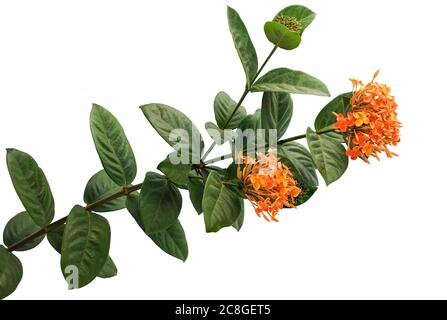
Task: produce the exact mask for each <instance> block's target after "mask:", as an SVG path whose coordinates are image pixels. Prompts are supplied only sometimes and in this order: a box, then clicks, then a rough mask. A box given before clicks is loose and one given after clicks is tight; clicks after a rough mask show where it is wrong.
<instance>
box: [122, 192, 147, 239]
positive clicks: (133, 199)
mask: <svg viewBox="0 0 447 320" xmlns="http://www.w3.org/2000/svg"><path fill="white" fill-rule="evenodd" d="M126 207H127V211H129V213H130V214H131V215H132V217H133V218H134V219H135V221H136V222H137V224H138V226H139V227H140V228H141V229H142V230H143V231H144V225H143V220H142V219H141V216H140V195H139V194H135V193H132V194H130V195H128V196H127V201H126Z"/></svg>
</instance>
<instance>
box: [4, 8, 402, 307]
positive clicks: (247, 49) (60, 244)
mask: <svg viewBox="0 0 447 320" xmlns="http://www.w3.org/2000/svg"><path fill="white" fill-rule="evenodd" d="M314 18H315V13H313V12H312V11H311V10H309V9H307V8H305V7H303V6H299V5H293V6H289V7H287V8H285V9H283V10H281V11H280V12H279V13H278V14H277V15H275V16H274V18H273V20H271V21H269V22H267V23H266V24H265V25H264V32H265V35H266V37H267V39H268V40H269V41H270V42H271V43H272V44H273V49H272V51H271V52H270V54H269V55H268V56H267V58H266V60H265V61H264V62H263V63H262V64H261V66H259V65H258V58H257V53H256V50H255V47H254V46H253V43H252V41H251V39H250V36H249V34H248V31H247V29H246V27H245V25H244V23H243V21H242V19H241V17H240V16H239V14H238V13H237V12H236V11H235V10H234V9H232V8H228V23H229V28H230V33H231V35H232V38H233V42H234V45H235V48H236V51H237V53H238V55H239V58H240V61H241V63H242V67H243V70H244V72H245V78H246V86H245V88H244V90H243V94H242V96H241V97H240V99H239V100H238V102H236V101H234V100H233V99H232V98H231V97H230V96H229V95H228V94H226V93H225V92H219V93H218V94H217V96H216V98H215V101H214V113H215V122H207V123H206V124H205V129H206V131H207V133H208V134H209V135H210V137H211V138H212V139H213V141H214V142H213V143H212V145H211V146H210V147H209V148H208V149H207V151H205V146H204V142H203V139H202V136H201V133H200V132H199V130H198V129H197V127H196V126H195V125H194V124H193V123H192V122H191V120H190V119H189V118H188V117H187V116H186V115H184V114H183V113H182V112H180V111H179V110H177V109H174V108H172V107H169V106H167V105H163V104H159V103H152V104H147V105H143V106H142V107H141V110H142V111H143V114H144V116H145V117H146V118H147V120H148V121H149V123H150V124H151V125H152V126H153V128H154V129H155V131H156V132H157V133H158V134H159V135H160V136H161V137H162V138H163V139H164V140H165V141H166V142H167V143H168V144H170V145H171V146H172V147H173V152H172V153H171V154H169V155H167V156H166V158H165V159H164V160H163V161H161V162H160V164H159V165H158V167H157V169H158V171H159V173H157V172H152V171H151V172H148V173H147V174H146V177H145V179H144V181H143V182H142V183H139V184H134V179H135V177H136V174H137V166H136V161H135V157H134V153H133V151H132V148H131V146H130V143H129V141H128V140H127V137H126V135H125V133H124V130H123V128H122V127H121V125H120V123H119V122H118V120H117V119H116V118H115V117H114V116H113V115H112V114H111V113H110V112H109V111H108V110H106V109H105V108H103V107H101V106H99V105H96V104H94V105H93V108H92V111H91V115H90V128H91V133H92V137H93V141H94V144H95V147H96V151H97V153H98V155H99V158H100V160H101V163H102V166H103V169H102V170H101V171H99V172H98V173H96V174H95V175H93V176H92V178H91V179H90V180H89V181H88V182H87V185H86V187H85V191H84V202H85V205H84V206H80V205H76V206H74V207H73V209H72V210H71V212H70V213H69V214H68V216H66V217H63V218H61V219H59V220H57V221H54V222H53V219H54V216H55V207H54V199H53V195H52V192H51V189H50V185H49V183H48V181H47V179H46V177H45V174H44V173H43V171H42V169H41V168H40V167H39V165H38V164H37V163H36V161H35V160H34V159H33V158H32V157H31V156H30V155H28V154H27V153H25V152H22V151H19V150H16V149H7V157H6V162H7V167H8V171H9V174H10V176H11V180H12V183H13V186H14V188H15V190H16V193H17V195H18V197H19V198H20V200H21V202H22V204H23V207H24V209H25V210H24V211H23V212H21V213H19V214H17V215H16V216H14V217H13V218H12V219H11V220H9V222H8V223H7V224H6V226H5V229H4V233H3V242H4V245H1V246H0V298H1V299H3V298H5V297H7V296H9V295H10V294H11V293H13V292H14V291H15V289H16V288H17V286H18V284H19V283H20V281H21V279H22V274H23V269H22V264H21V262H20V260H19V259H18V258H17V256H16V254H15V252H16V251H27V250H31V249H33V248H34V247H36V246H37V245H39V244H40V243H41V242H42V241H43V240H44V238H45V237H46V238H47V240H48V241H49V243H50V244H51V246H52V247H53V248H54V249H55V250H56V251H57V252H58V253H60V255H61V260H60V261H61V262H60V265H61V271H62V275H63V277H64V278H65V280H66V281H67V283H68V284H69V287H70V288H81V287H84V286H86V285H87V284H89V283H90V282H92V281H93V280H94V279H95V278H97V277H101V278H109V277H113V276H115V275H116V274H117V267H116V266H115V263H114V261H113V260H112V259H111V258H110V256H109V248H110V237H111V235H110V227H109V224H108V222H107V219H106V218H105V217H104V216H103V215H101V214H100V213H106V212H111V211H117V210H122V209H127V211H129V213H130V214H131V215H132V216H133V218H134V219H135V221H136V222H137V223H138V225H139V226H140V227H141V229H142V231H143V232H145V233H146V234H147V236H148V237H149V238H150V239H151V240H152V241H153V242H154V243H155V244H156V245H157V246H159V247H160V248H161V249H162V250H163V251H165V252H166V253H168V254H169V255H171V256H173V257H176V258H178V259H180V260H182V261H185V260H186V258H187V256H188V245H187V241H186V237H185V232H184V230H183V228H182V225H181V224H180V222H179V220H178V217H179V214H180V211H181V208H182V194H181V192H180V189H183V190H184V192H185V193H186V194H189V198H190V201H191V202H192V204H193V207H194V208H195V210H196V211H197V213H198V214H199V215H200V214H202V213H203V217H204V221H205V229H206V232H217V231H219V230H220V229H222V228H225V227H234V228H235V229H237V230H238V231H239V230H240V229H241V227H242V224H243V221H244V202H245V200H247V201H248V202H249V203H250V204H251V205H252V207H253V208H254V211H255V213H256V214H257V215H258V216H259V217H262V218H264V220H266V221H268V222H271V221H274V222H277V221H278V220H279V216H280V212H285V211H283V209H286V208H296V207H298V206H300V205H302V204H304V203H305V202H306V201H307V200H308V199H309V198H310V197H312V196H313V195H314V193H315V191H317V189H318V177H317V171H319V172H320V174H321V176H322V177H323V179H324V181H325V182H326V185H329V184H331V183H333V182H335V181H336V180H338V179H339V178H340V177H341V176H342V175H343V173H344V172H345V171H346V169H347V167H348V162H349V159H352V160H355V159H361V160H363V161H364V162H365V163H369V160H370V158H371V157H375V158H377V159H378V158H379V154H380V153H385V154H386V155H387V156H388V157H389V158H391V157H393V156H395V155H396V154H394V153H393V152H392V151H391V150H390V149H389V147H390V146H395V145H397V144H398V142H399V130H400V127H401V123H400V122H399V120H398V119H397V113H396V109H397V104H396V102H395V99H394V97H393V96H392V95H391V94H390V89H389V87H388V86H386V85H383V84H380V83H378V82H377V81H376V78H377V76H378V73H376V74H375V75H374V76H373V78H372V80H371V81H369V82H367V83H363V82H361V81H359V80H351V81H352V84H353V88H352V91H350V92H348V93H343V94H341V95H339V96H337V97H336V98H334V99H333V100H332V101H330V102H329V103H328V104H327V105H326V106H325V107H324V108H323V109H322V110H321V111H320V112H319V114H318V115H317V117H316V119H315V123H314V128H313V129H311V128H308V129H307V131H306V132H305V133H303V134H299V135H296V136H292V137H289V138H283V135H284V134H285V132H286V130H287V128H288V126H289V124H290V121H291V118H292V113H293V101H292V96H291V95H292V94H310V95H317V96H329V95H330V94H329V90H328V89H327V87H326V85H325V84H324V83H323V82H321V81H320V80H318V79H317V78H315V77H313V76H310V75H308V74H306V73H304V72H301V71H295V70H292V69H287V68H278V69H274V70H270V71H268V72H266V73H264V70H265V68H266V66H267V65H268V61H269V60H270V59H271V58H272V57H273V56H274V53H275V52H276V51H277V50H279V49H283V50H293V49H296V48H298V47H299V45H300V43H301V38H302V36H303V32H304V31H305V30H306V28H307V27H308V26H309V25H310V24H311V22H312V21H313V20H314ZM263 73H264V74H263ZM252 92H262V93H263V96H262V106H261V108H260V109H258V110H256V111H255V112H254V113H252V114H248V113H247V109H245V107H243V103H244V101H245V97H246V96H247V95H248V94H250V93H252ZM296 134H298V133H296ZM301 139H306V140H307V147H306V146H304V145H302V144H299V143H298V142H297V141H298V140H301ZM217 145H227V146H229V152H228V154H225V155H223V156H220V157H217V158H213V159H207V158H208V156H209V154H210V152H211V151H212V150H213V148H214V147H215V146H217ZM224 159H233V162H232V163H231V164H230V165H228V166H226V167H222V168H221V167H217V166H215V165H214V164H215V163H218V162H220V161H222V160H224ZM289 212H290V211H289Z"/></svg>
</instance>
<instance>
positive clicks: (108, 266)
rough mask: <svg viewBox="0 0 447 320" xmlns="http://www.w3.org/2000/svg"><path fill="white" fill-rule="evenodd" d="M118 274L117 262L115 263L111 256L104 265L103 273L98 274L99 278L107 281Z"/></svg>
mask: <svg viewBox="0 0 447 320" xmlns="http://www.w3.org/2000/svg"><path fill="white" fill-rule="evenodd" d="M117 274H118V269H117V268H116V265H115V262H113V260H112V258H110V256H108V257H107V260H106V262H105V263H104V266H103V267H102V269H101V271H99V273H98V277H100V278H103V279H107V278H112V277H114V276H116V275H117Z"/></svg>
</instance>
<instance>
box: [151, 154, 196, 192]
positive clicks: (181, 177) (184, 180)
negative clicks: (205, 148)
mask: <svg viewBox="0 0 447 320" xmlns="http://www.w3.org/2000/svg"><path fill="white" fill-rule="evenodd" d="M171 156H172V159H176V158H174V157H175V156H176V152H173V153H171V154H170V155H168V156H167V157H166V159H165V160H163V161H162V162H160V164H159V165H158V166H157V169H158V170H160V171H161V172H163V173H164V174H165V176H166V177H167V178H168V179H169V180H171V181H172V182H174V183H175V184H177V185H179V186H182V187H185V188H186V187H187V186H188V182H189V179H188V175H189V172H190V171H191V165H190V164H183V163H179V164H174V163H173V161H172V160H171Z"/></svg>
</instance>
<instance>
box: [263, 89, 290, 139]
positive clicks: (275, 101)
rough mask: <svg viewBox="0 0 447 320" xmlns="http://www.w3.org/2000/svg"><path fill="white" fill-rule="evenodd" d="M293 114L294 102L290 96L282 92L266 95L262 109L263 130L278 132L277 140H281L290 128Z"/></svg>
mask: <svg viewBox="0 0 447 320" xmlns="http://www.w3.org/2000/svg"><path fill="white" fill-rule="evenodd" d="M292 114H293V101H292V97H291V96H290V94H288V93H280V92H265V93H264V95H263V97H262V108H261V123H262V128H263V129H265V130H276V131H277V133H276V136H277V139H279V138H281V137H282V136H283V135H284V133H285V132H286V130H287V128H288V127H289V124H290V120H291V119H292ZM267 132H268V131H267Z"/></svg>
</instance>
